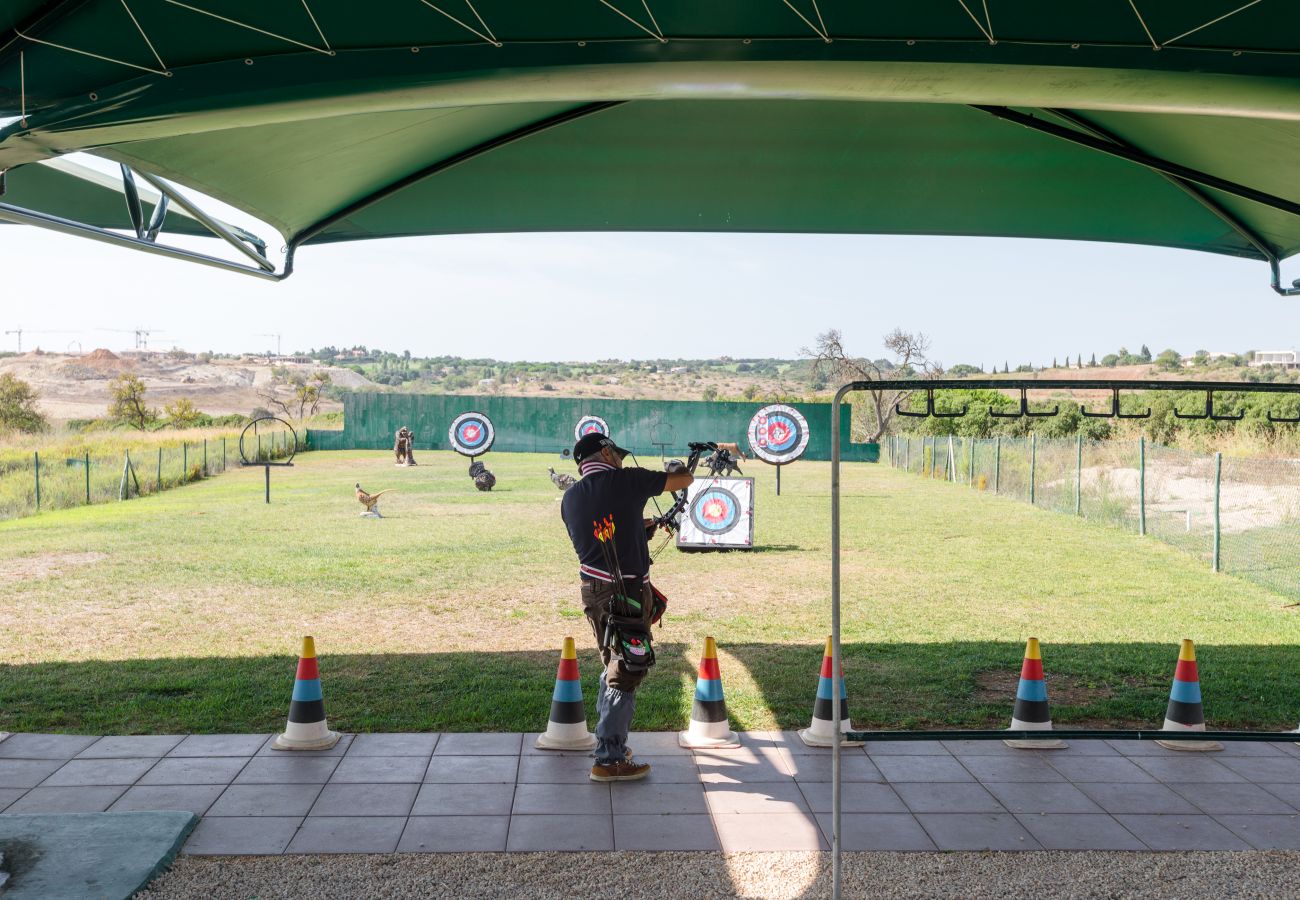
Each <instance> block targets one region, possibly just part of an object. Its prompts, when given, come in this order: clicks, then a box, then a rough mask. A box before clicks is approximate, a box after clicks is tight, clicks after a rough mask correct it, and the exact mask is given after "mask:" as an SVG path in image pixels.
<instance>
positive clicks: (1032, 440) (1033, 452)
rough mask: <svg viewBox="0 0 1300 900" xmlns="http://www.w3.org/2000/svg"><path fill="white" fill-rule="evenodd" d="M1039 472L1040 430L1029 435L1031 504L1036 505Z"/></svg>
mask: <svg viewBox="0 0 1300 900" xmlns="http://www.w3.org/2000/svg"><path fill="white" fill-rule="evenodd" d="M1037 474H1038V432H1036V431H1035V432H1031V433H1030V435H1029V505H1030V506H1033V505H1034V480H1035V477H1036V476H1037Z"/></svg>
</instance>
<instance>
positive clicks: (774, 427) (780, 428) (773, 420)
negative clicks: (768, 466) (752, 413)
mask: <svg viewBox="0 0 1300 900" xmlns="http://www.w3.org/2000/svg"><path fill="white" fill-rule="evenodd" d="M799 434H800V430H799V423H798V422H796V421H795V420H794V419H792V418H790V417H789V416H787V415H786V414H785V413H776V414H774V415H771V416H768V417H767V436H768V437H767V447H768V449H769V450H771V451H772V452H773V453H785V452H786V451H787V450H789V449H790V448H791V447H793V446H794V445H795V444H797V443H799Z"/></svg>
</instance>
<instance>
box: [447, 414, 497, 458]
mask: <svg viewBox="0 0 1300 900" xmlns="http://www.w3.org/2000/svg"><path fill="white" fill-rule="evenodd" d="M495 439H496V431H495V430H493V428H492V420H491V419H489V418H488V417H487V416H486V415H484V414H483V413H481V412H467V413H461V414H460V415H459V416H457V417H456V418H454V419H452V421H451V428H449V429H447V440H448V441H450V442H451V449H453V450H455V451H456V452H457V453H459V454H460V455H461V456H478V455H480V454H482V453H487V452H488V450H490V449H492V442H493V441H494V440H495Z"/></svg>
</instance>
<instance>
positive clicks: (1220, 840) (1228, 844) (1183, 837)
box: [1115, 815, 1250, 850]
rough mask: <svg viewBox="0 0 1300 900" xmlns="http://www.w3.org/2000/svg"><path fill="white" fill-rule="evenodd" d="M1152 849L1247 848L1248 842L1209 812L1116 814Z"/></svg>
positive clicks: (1123, 823)
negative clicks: (1207, 814) (1225, 826)
mask: <svg viewBox="0 0 1300 900" xmlns="http://www.w3.org/2000/svg"><path fill="white" fill-rule="evenodd" d="M1115 818H1116V819H1118V820H1119V822H1120V824H1121V825H1123V826H1124V827H1125V828H1127V829H1128V830H1129V831H1131V832H1133V833H1134V834H1135V835H1137V836H1138V838H1140V839H1141V841H1142V842H1143V843H1144V844H1146V845H1147V846H1148V847H1150V848H1151V849H1152V850H1249V849H1250V845H1249V844H1247V843H1246V842H1245V841H1243V840H1242V839H1241V838H1239V837H1237V836H1236V835H1235V834H1233V833H1232V832H1231V831H1229V830H1228V829H1226V828H1224V827H1223V826H1222V825H1220V824H1219V823H1218V822H1216V821H1214V819H1212V818H1210V817H1209V816H1201V815H1187V816H1183V815H1165V816H1154V815H1153V816H1147V815H1117V816H1115Z"/></svg>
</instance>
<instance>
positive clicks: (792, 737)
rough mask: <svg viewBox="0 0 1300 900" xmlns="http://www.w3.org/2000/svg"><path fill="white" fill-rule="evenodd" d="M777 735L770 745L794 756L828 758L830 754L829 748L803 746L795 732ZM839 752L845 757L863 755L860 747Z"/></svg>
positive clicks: (843, 749) (801, 740)
mask: <svg viewBox="0 0 1300 900" xmlns="http://www.w3.org/2000/svg"><path fill="white" fill-rule="evenodd" d="M778 734H779V737H774V738H773V741H772V743H773V744H774V745H775V746H777V747H780V748H782V749H784V750H786V751H788V752H789V753H791V754H793V755H795V756H821V755H826V756H830V754H831V748H830V747H811V746H809V745H808V744H805V743H804V740H803V738H801V737H799V732H797V731H782V732H779V733H778ZM840 751H841V753H843V754H844V755H845V756H849V755H863V750H862V746H861V745H858V746H854V747H841V748H840Z"/></svg>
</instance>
